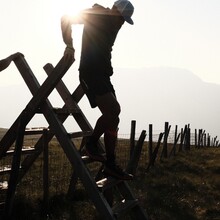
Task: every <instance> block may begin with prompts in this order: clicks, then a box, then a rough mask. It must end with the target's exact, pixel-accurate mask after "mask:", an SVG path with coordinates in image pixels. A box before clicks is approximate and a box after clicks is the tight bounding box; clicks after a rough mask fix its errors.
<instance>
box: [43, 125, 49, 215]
mask: <svg viewBox="0 0 220 220" xmlns="http://www.w3.org/2000/svg"><path fill="white" fill-rule="evenodd" d="M47 135H48V131H47V129H44V130H43V191H44V195H43V203H44V207H43V211H44V214H48V208H49V166H48V163H49V158H48V157H49V154H48V140H47V138H48V137H47Z"/></svg>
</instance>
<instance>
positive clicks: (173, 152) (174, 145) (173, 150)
mask: <svg viewBox="0 0 220 220" xmlns="http://www.w3.org/2000/svg"><path fill="white" fill-rule="evenodd" d="M180 134H181V133H179V134H178V135H177V125H176V128H175V137H174V144H173V148H172V150H171V151H170V155H169V157H171V156H172V155H173V156H175V155H176V145H177V143H178V141H179V138H180Z"/></svg>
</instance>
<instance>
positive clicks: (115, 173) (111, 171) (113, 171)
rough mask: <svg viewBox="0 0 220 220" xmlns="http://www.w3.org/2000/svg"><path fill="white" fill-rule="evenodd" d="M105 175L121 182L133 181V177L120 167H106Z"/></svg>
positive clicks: (114, 165) (113, 165)
mask: <svg viewBox="0 0 220 220" xmlns="http://www.w3.org/2000/svg"><path fill="white" fill-rule="evenodd" d="M102 172H103V174H104V175H106V176H111V177H114V178H116V179H119V180H132V179H133V175H132V174H129V173H127V172H125V171H123V170H122V169H121V168H120V167H119V166H118V165H116V164H111V165H107V164H106V166H105V168H104V169H103V171H102Z"/></svg>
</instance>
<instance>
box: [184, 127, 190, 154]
mask: <svg viewBox="0 0 220 220" xmlns="http://www.w3.org/2000/svg"><path fill="white" fill-rule="evenodd" d="M189 126H190V125H189V124H188V125H187V128H186V137H185V146H184V148H185V150H190V127H189Z"/></svg>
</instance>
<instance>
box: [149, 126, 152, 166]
mask: <svg viewBox="0 0 220 220" xmlns="http://www.w3.org/2000/svg"><path fill="white" fill-rule="evenodd" d="M152 151H153V125H152V124H149V142H148V163H149V164H151V162H152Z"/></svg>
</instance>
